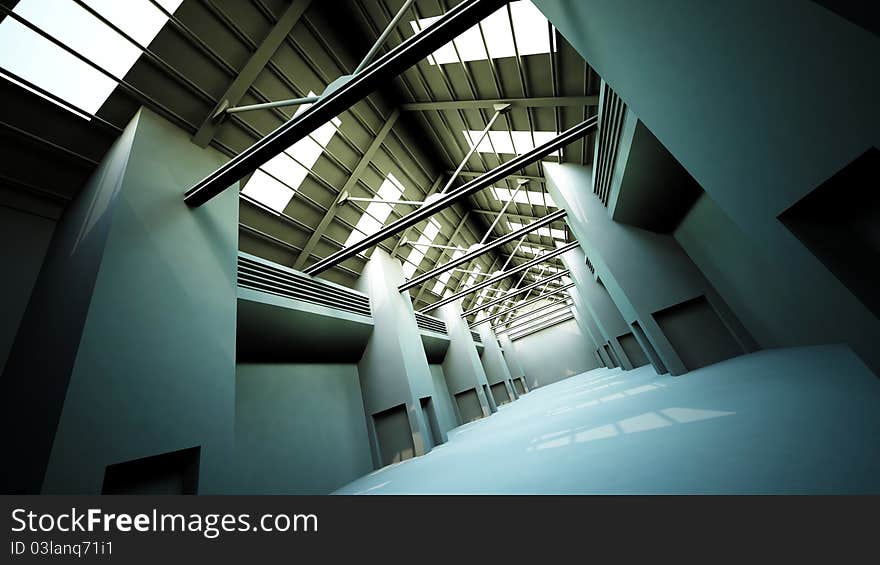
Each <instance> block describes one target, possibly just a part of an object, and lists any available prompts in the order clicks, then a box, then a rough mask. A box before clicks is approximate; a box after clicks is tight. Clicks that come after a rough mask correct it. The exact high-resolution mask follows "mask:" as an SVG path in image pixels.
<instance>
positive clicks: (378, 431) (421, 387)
mask: <svg viewBox="0 0 880 565" xmlns="http://www.w3.org/2000/svg"><path fill="white" fill-rule="evenodd" d="M403 280H404V276H403V269H402V267H401V265H400V262H399V261H398V260H397V259H394V258H393V257H391V255H389V254H388V253H387V252H385V251H384V250H382V249H379V248H376V249H375V250H373V254H372V256H371V257H370V260H369V261H368V262H367V264H366V265H365V266H364V270H363V272H362V273H361V276H360V278H359V279H358V281H357V284H356V288H357V290H359V291H361V292H364V293H366V294H368V295H369V296H370V302H371V304H372V309H373V322H374V329H373V335H372V336H371V337H370V341H369V343H368V344H367V348H366V350H365V351H364V355H363V357H361V360H360V361H359V362H358V373H359V375H360V381H361V391H362V393H363V397H364V408H365V412H366V414H367V430H368V432H369V435H370V437H371V440H372V441H371V446H372V449H373V459H374V463H375V464H376V466H377V467H381V466H384V465H387V464H389V463H391V462H395V461H400V460H402V459H408V458H410V457H415V456H419V455H424V454H425V453H427V452H428V451H430V450H431V448H432V447H433V440H432V437H431V428H430V425H429V422H428V419H427V417H426V415H425V414H424V413H423V411H422V407H421V401H422V399H425V398H429V397H432V396H434V394H435V392H434V384H433V381H432V378H431V370H430V367H428V358H427V357H426V355H425V348H424V346H423V345H422V341H421V338H420V334H419V328H418V325H417V324H416V317H415V311H414V310H413V306H412V301H411V300H410V297H409V295H408V294H406V293H401V292H398V290H397V285H399V284H400V283H401V282H402V281H403ZM404 414H405V420H406V423H404ZM407 425H408V426H409V429H408V430H407V429H405V428H406V426H407Z"/></svg>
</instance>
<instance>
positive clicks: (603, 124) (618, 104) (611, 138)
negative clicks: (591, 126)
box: [593, 82, 626, 207]
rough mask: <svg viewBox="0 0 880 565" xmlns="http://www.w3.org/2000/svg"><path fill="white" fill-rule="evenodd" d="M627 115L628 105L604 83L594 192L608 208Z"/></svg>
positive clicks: (600, 108)
mask: <svg viewBox="0 0 880 565" xmlns="http://www.w3.org/2000/svg"><path fill="white" fill-rule="evenodd" d="M625 113H626V104H624V103H623V100H621V99H620V97H619V96H618V95H617V94H615V93H614V91H613V90H611V87H609V86H608V85H607V84H606V83H605V82H603V83H602V102H601V105H600V107H599V132H598V134H597V136H598V139H597V144H596V157H595V160H594V162H595V163H596V165H595V173H594V174H593V192H594V193H596V196H598V197H599V200H601V201H602V204H604V205H605V206H606V207H607V206H608V195H609V193H610V191H611V175H612V172H613V171H614V162H615V161H616V160H617V147H618V146H619V145H620V132H621V129H622V128H623V116H624V114H625Z"/></svg>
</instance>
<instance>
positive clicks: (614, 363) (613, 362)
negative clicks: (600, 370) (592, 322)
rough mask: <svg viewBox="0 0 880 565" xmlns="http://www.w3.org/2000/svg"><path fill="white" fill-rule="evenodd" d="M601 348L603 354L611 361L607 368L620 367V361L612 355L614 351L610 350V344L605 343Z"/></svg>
mask: <svg viewBox="0 0 880 565" xmlns="http://www.w3.org/2000/svg"><path fill="white" fill-rule="evenodd" d="M602 348H603V349H604V350H605V355H606V356H607V357H608V361H610V362H611V366H610V367H609V369H613V368H615V367H620V363H618V362H617V356H616V355H614V351H612V350H611V346H609V345H608V344H607V343H606V344H605V345H603V346H602Z"/></svg>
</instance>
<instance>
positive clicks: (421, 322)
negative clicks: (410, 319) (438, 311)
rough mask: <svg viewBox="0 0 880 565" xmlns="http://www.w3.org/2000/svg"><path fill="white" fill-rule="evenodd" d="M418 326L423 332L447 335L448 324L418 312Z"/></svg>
mask: <svg viewBox="0 0 880 565" xmlns="http://www.w3.org/2000/svg"><path fill="white" fill-rule="evenodd" d="M416 324H417V325H418V326H419V329H422V330H426V331H431V332H437V333H441V334H445V333H447V332H446V322H444V321H443V320H441V319H439V318H435V317H433V316H428V315H426V314H421V313H419V312H416Z"/></svg>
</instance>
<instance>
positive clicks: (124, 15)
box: [0, 0, 183, 115]
mask: <svg viewBox="0 0 880 565" xmlns="http://www.w3.org/2000/svg"><path fill="white" fill-rule="evenodd" d="M182 1H183V0H159V3H160V4H161V5H162V6H163V7H164V8H165V9H166V10H168V11H169V12H172V13H173V12H174V10H176V9H177V7H178V6H179V5H180V3H181V2H182ZM85 3H86V4H88V5H89V6H90V7H91V8H93V9H94V10H95V11H96V12H98V13H99V14H101V15H102V16H104V17H105V18H107V20H109V21H110V22H112V23H113V24H114V25H116V26H117V27H119V28H120V29H121V30H122V31H124V32H125V33H127V34H128V35H129V36H131V37H132V38H133V39H134V40H135V41H137V42H138V43H139V44H140V46H141V47H146V46H148V45H149V43H150V42H151V41H152V40H153V38H155V37H156V35H157V34H158V33H159V30H161V29H162V26H163V25H165V21H166V19H167V18H166V17H165V14H163V13H162V12H160V11H159V10H158V9H157V8H156V7H155V6H153V5H152V4H150V3H149V2H148V0H128V1H127V2H119V1H118V0H85ZM13 11H14V12H15V13H16V14H18V15H20V16H21V17H23V18H24V19H26V20H27V21H29V22H30V23H32V24H33V25H35V26H36V27H38V28H40V29H41V30H43V31H44V32H46V33H48V34H49V35H51V36H52V37H54V38H55V39H57V40H58V41H60V42H61V43H64V44H65V45H67V46H68V47H70V48H71V49H73V50H74V51H76V52H77V53H79V54H80V55H82V56H83V57H85V58H87V59H89V60H90V61H93V62H94V63H95V64H96V65H98V66H99V67H101V68H103V69H104V70H106V71H107V72H109V73H110V74H112V75H113V76H115V77H117V78H119V79H121V78H122V77H124V76H125V74H126V73H128V71H129V70H130V69H131V67H132V66H134V64H135V62H136V61H137V60H138V57H140V55H141V49H140V48H138V47H137V46H135V45H132V44H131V43H130V42H129V41H128V40H126V39H125V38H124V37H122V36H121V35H119V34H118V33H116V32H115V31H113V30H112V29H111V28H110V27H108V26H106V25H105V24H104V23H103V22H101V21H100V20H99V19H98V18H96V17H94V16H93V15H92V14H90V13H89V12H88V11H86V10H85V9H84V8H82V7H80V6H78V5H76V4H75V3H74V2H72V1H71V0H21V2H19V3H18V4H17V5H16V6H15V9H14V10H13ZM0 67H2V68H3V69H5V70H6V71H8V72H9V73H11V74H13V75H15V76H18V77H20V78H22V79H24V80H26V81H28V82H30V83H32V84H34V85H35V86H38V87H40V88H42V89H43V90H45V91H47V92H49V93H51V94H53V95H55V96H57V97H58V98H60V99H61V100H64V101H65V102H66V103H68V104H70V105H71V106H73V107H74V108H77V109H79V110H82V111H83V112H86V113H88V114H94V113H96V112H97V111H98V110H99V109H100V107H101V106H102V105H103V104H104V102H105V101H106V100H107V98H108V97H109V96H110V94H111V93H112V92H113V89H115V88H116V85H117V81H115V80H113V79H111V78H110V77H107V76H106V75H104V74H103V73H101V72H99V71H97V70H96V69H94V68H92V67H91V66H89V65H88V64H86V63H85V62H83V61H81V60H80V59H78V58H76V57H75V56H73V55H72V54H70V53H68V52H67V51H65V50H64V49H62V48H61V47H59V46H57V45H55V44H54V43H52V42H51V41H49V40H48V39H46V38H44V37H42V36H41V35H40V34H38V33H36V32H35V31H32V30H30V29H28V28H27V27H26V26H25V25H24V24H22V23H20V22H18V21H16V20H15V19H13V18H11V17H8V18H6V19H4V20H3V21H2V22H0ZM0 75H2V76H3V77H4V78H6V79H8V80H12V81H13V82H15V83H16V84H20V83H19V82H18V81H15V80H13V79H12V77H9V76H7V75H6V74H5V73H0ZM28 90H31V92H35V91H34V90H32V89H28ZM37 94H39V93H37ZM41 96H42V95H41ZM75 113H77V114H78V115H82V114H79V113H78V112H75Z"/></svg>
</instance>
